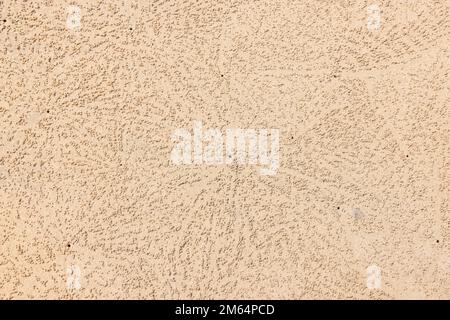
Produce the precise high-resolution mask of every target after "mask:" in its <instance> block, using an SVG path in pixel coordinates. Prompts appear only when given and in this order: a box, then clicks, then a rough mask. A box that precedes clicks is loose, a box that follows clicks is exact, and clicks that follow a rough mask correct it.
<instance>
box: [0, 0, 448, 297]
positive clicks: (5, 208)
mask: <svg viewBox="0 0 450 320" xmlns="http://www.w3.org/2000/svg"><path fill="white" fill-rule="evenodd" d="M0 3H1V17H0V18H1V21H0V36H1V39H0V40H1V48H0V51H1V53H0V94H1V95H0V298H3V299H10V298H14V299H17V298H31V299H37V298H46V299H55V298H62V299H93V298H107V299H110V298H120V299H134V298H137V299H144V298H145V299H154V298H158V299H178V298H194V299H200V298H201V299H219V298H220V299H222V298H223V299H231V298H234V299H248V298H252V299H269V298H270V299H317V298H332V299H346V298H352V299H402V298H427V299H429V298H438V299H448V298H450V246H449V243H450V208H449V202H450V199H449V195H450V157H449V154H450V141H449V136H450V111H449V108H450V97H449V87H450V2H449V1H432V0H426V1H425V0H417V1H409V0H403V1H400V0H397V1H350V0H337V1H325V0H314V1H313V0H308V1H307V0H304V1H302V0H276V1H253V0H245V1H243V0H240V1H233V0H226V1H220V0H202V1H200V0H159V1H132V0H128V1H119V0H117V1H94V0H91V1H87V0H74V1H71V2H69V1H60V0H55V1H37V0H33V1H31V0H29V1H25V0H17V1H8V0H2V1H0ZM371 4H377V5H378V6H379V8H380V10H381V20H380V21H381V25H380V28H379V29H378V30H373V29H370V30H369V28H368V26H367V19H368V12H367V7H368V6H369V5H371ZM69 5H75V6H78V7H79V8H80V9H81V20H80V21H81V25H80V28H75V29H70V28H68V26H67V18H68V12H67V8H68V6H69ZM194 120H201V121H202V122H203V125H204V126H205V127H217V128H221V129H222V130H225V129H226V128H230V127H234V128H236V127H237V128H255V129H259V128H278V129H279V130H280V156H281V163H280V169H279V170H278V173H277V174H276V175H274V176H261V175H260V174H259V173H258V170H257V169H256V168H255V167H254V166H236V165H232V166H216V167H214V166H174V165H172V164H171V163H170V152H171V149H172V147H173V143H172V142H171V140H170V135H171V133H172V132H173V131H174V130H175V129H176V128H182V127H185V128H188V129H189V128H192V123H193V121H194ZM374 265H375V266H377V267H378V268H379V270H380V271H381V277H382V278H381V287H380V288H378V289H369V288H368V286H367V275H366V270H367V268H368V267H369V266H374ZM69 270H71V271H69ZM73 270H75V271H73ZM77 270H78V271H77ZM74 272H75V273H76V274H75V275H73V273H74ZM74 277H76V278H77V279H75V280H74ZM74 283H78V284H79V287H78V285H74Z"/></svg>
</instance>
